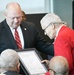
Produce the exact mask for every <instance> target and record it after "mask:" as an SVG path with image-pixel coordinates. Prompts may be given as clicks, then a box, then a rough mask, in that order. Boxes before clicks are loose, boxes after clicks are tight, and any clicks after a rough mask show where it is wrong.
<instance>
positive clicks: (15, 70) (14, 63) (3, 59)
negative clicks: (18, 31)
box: [0, 49, 20, 75]
mask: <svg viewBox="0 0 74 75" xmlns="http://www.w3.org/2000/svg"><path fill="white" fill-rule="evenodd" d="M19 71H20V62H19V56H18V53H17V52H16V51H15V50H12V49H6V50H4V51H2V53H1V55H0V72H1V74H5V75H20V74H19Z"/></svg>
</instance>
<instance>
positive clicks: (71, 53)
mask: <svg viewBox="0 0 74 75" xmlns="http://www.w3.org/2000/svg"><path fill="white" fill-rule="evenodd" d="M54 53H55V54H54V55H55V56H58V55H59V56H64V57H65V58H66V59H67V60H68V63H69V72H70V73H69V75H73V74H74V30H72V29H70V28H68V27H67V26H63V27H62V28H61V29H60V31H59V33H58V36H57V37H56V39H55V42H54Z"/></svg>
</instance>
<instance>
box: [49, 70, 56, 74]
mask: <svg viewBox="0 0 74 75" xmlns="http://www.w3.org/2000/svg"><path fill="white" fill-rule="evenodd" d="M49 70H51V71H53V72H54V73H55V74H57V72H55V71H54V70H53V69H49Z"/></svg>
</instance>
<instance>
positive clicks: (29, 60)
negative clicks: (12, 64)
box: [18, 48, 47, 75]
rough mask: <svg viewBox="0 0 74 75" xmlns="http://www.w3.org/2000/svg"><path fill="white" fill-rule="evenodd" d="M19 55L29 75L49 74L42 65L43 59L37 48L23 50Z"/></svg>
mask: <svg viewBox="0 0 74 75" xmlns="http://www.w3.org/2000/svg"><path fill="white" fill-rule="evenodd" d="M18 54H19V57H20V62H21V64H22V66H23V67H24V69H25V70H26V71H27V73H28V75H37V74H43V73H46V72H47V69H46V67H45V65H44V64H42V63H41V61H42V58H41V56H40V55H39V53H38V51H36V49H35V48H31V49H24V50H21V51H19V52H18Z"/></svg>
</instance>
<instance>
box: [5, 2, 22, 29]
mask: <svg viewBox="0 0 74 75" xmlns="http://www.w3.org/2000/svg"><path fill="white" fill-rule="evenodd" d="M4 14H5V18H6V21H7V24H8V25H9V26H10V27H12V28H13V29H15V28H17V27H18V26H20V24H21V22H22V10H21V7H20V5H19V4H18V3H16V2H11V3H8V4H7V6H6V11H5V13H4Z"/></svg>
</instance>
